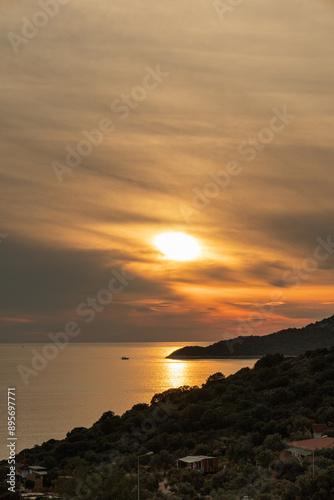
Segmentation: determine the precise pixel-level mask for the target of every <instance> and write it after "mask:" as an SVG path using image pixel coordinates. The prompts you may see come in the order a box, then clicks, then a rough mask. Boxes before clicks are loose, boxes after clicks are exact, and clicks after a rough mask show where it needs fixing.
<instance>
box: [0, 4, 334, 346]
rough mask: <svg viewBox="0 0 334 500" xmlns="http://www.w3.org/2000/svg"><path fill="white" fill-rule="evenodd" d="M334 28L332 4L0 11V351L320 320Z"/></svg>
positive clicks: (218, 333) (328, 242)
mask: <svg viewBox="0 0 334 500" xmlns="http://www.w3.org/2000/svg"><path fill="white" fill-rule="evenodd" d="M333 24H334V6H333V4H332V2H331V1H330V0H295V1H293V2H291V0H270V1H268V0H243V1H242V0H241V1H240V2H236V1H231V0H226V1H225V2H223V1H221V2H220V1H211V0H208V1H203V0H183V1H182V2H180V1H176V0H169V1H168V2H166V1H161V0H140V1H137V0H94V2H92V1H91V0H49V1H47V0H39V2H37V1H34V0H31V1H26V0H24V1H23V0H22V1H19V0H0V26H1V33H2V35H1V38H0V58H1V61H2V75H1V80H0V81H1V93H0V103H1V109H2V112H1V116H0V127H1V137H2V140H1V148H2V155H1V157H2V162H1V172H0V177H1V183H0V184H1V187H0V190H1V193H0V205H1V213H2V217H1V221H0V276H1V302H0V303H1V315H0V331H1V337H0V338H1V341H3V342H30V341H32V342H43V341H45V340H47V339H48V338H49V337H48V335H49V334H50V333H53V334H56V333H57V332H63V331H64V329H65V326H66V325H67V324H68V322H75V323H76V324H77V325H79V327H80V334H79V335H77V336H75V338H73V341H79V342H88V341H93V342H94V341H95V342H106V341H117V342H122V341H132V342H135V341H180V342H181V341H198V342H199V341H208V342H211V341H218V340H223V339H227V338H232V337H234V336H236V335H251V334H253V335H262V334H266V333H271V332H274V331H277V330H279V329H282V328H287V327H299V326H304V325H306V324H308V323H310V322H314V321H316V320H320V319H322V318H324V317H327V316H331V315H332V314H333V311H334V299H333V296H332V289H333V268H334V256H333V253H334V248H333V241H334V227H333V220H334V217H333V216H334V203H333V188H334V180H333V175H332V169H333V165H332V160H333V137H332V135H333V125H334V123H333V116H334V113H333V107H334V100H333V93H334V90H333V88H334V87H333V77H334V65H333V55H334V30H333ZM169 232H182V233H185V234H187V235H189V236H191V237H193V238H195V239H196V240H197V242H198V244H199V245H200V248H201V253H200V255H199V257H198V258H196V259H194V260H189V261H187V260H186V261H177V260H172V259H169V258H168V257H166V256H165V255H164V254H162V253H161V251H160V250H159V249H158V248H157V247H156V245H155V244H154V239H155V237H156V236H157V235H159V234H163V233H169Z"/></svg>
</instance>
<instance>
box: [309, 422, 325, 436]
mask: <svg viewBox="0 0 334 500" xmlns="http://www.w3.org/2000/svg"><path fill="white" fill-rule="evenodd" d="M312 429H313V430H314V432H316V433H317V434H319V433H320V432H326V431H328V425H327V424H313V425H312Z"/></svg>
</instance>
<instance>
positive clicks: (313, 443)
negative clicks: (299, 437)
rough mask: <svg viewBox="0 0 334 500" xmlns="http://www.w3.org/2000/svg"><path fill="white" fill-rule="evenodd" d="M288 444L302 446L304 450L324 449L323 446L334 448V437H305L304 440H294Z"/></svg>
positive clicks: (296, 446) (294, 446)
mask: <svg viewBox="0 0 334 500" xmlns="http://www.w3.org/2000/svg"><path fill="white" fill-rule="evenodd" d="M286 444H287V446H290V447H293V448H301V449H302V450H308V451H313V450H316V449H318V450H322V449H323V448H334V438H329V437H326V438H316V439H304V440H303V441H292V442H291V443H286Z"/></svg>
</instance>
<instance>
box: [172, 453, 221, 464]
mask: <svg viewBox="0 0 334 500" xmlns="http://www.w3.org/2000/svg"><path fill="white" fill-rule="evenodd" d="M212 458H215V457H207V456H205V455H195V456H191V455H190V456H189V457H183V458H179V460H181V462H186V463H187V464H192V463H194V462H201V461H202V460H206V459H212Z"/></svg>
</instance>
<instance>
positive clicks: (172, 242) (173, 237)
mask: <svg viewBox="0 0 334 500" xmlns="http://www.w3.org/2000/svg"><path fill="white" fill-rule="evenodd" d="M154 244H155V245H156V246H157V247H158V249H159V250H160V251H161V252H162V253H163V254H164V255H165V256H166V257H167V258H168V259H171V260H178V261H185V260H194V259H196V258H197V257H198V256H199V255H200V253H201V248H200V246H199V244H198V242H197V240H195V238H193V237H192V236H189V235H188V234H185V233H162V234H159V235H158V236H156V237H155V239H154Z"/></svg>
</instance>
